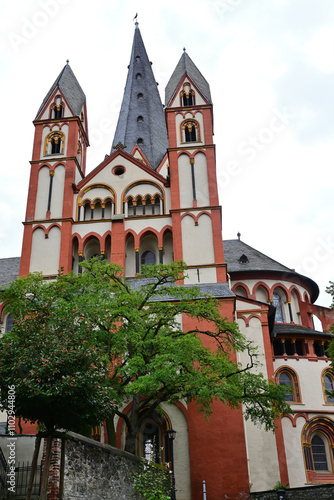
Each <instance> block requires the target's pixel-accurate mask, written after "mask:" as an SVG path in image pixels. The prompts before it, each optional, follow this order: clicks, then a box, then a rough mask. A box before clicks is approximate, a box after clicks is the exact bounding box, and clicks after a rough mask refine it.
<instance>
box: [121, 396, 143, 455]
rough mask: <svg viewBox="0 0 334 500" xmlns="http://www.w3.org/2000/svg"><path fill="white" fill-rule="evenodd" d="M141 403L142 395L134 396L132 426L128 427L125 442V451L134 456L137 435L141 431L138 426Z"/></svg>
mask: <svg viewBox="0 0 334 500" xmlns="http://www.w3.org/2000/svg"><path fill="white" fill-rule="evenodd" d="M139 403H140V394H136V395H135V396H133V400H132V408H131V416H130V426H128V429H127V433H126V440H125V448H124V449H125V451H128V452H129V453H132V455H135V454H136V451H137V450H136V444H137V443H136V441H137V434H138V431H139V425H138V417H139V415H138V412H139Z"/></svg>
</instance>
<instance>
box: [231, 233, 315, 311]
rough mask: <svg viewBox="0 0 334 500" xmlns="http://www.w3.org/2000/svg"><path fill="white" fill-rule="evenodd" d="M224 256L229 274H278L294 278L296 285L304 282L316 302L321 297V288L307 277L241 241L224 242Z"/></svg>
mask: <svg viewBox="0 0 334 500" xmlns="http://www.w3.org/2000/svg"><path fill="white" fill-rule="evenodd" d="M223 244H224V255H225V262H226V263H227V272H228V273H238V272H240V273H248V272H250V273H252V272H257V271H259V272H277V273H281V274H282V273H283V274H285V275H286V276H287V277H288V276H289V277H293V278H294V281H295V282H296V283H298V282H302V283H303V284H307V285H308V286H309V287H310V288H311V291H312V292H311V300H312V302H315V301H316V299H317V298H318V295H319V287H318V285H317V284H316V283H315V281H313V280H311V279H310V278H308V277H307V276H303V275H301V274H298V273H296V271H295V270H294V269H290V268H289V267H286V266H284V265H283V264H280V263H279V262H277V261H276V260H274V259H271V258H270V257H268V256H267V255H265V254H263V253H262V252H259V251H258V250H255V248H253V247H251V246H249V245H246V243H244V242H243V241H241V240H239V239H238V240H224V241H223Z"/></svg>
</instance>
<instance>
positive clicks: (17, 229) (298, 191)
mask: <svg viewBox="0 0 334 500" xmlns="http://www.w3.org/2000/svg"><path fill="white" fill-rule="evenodd" d="M2 8H3V15H2V16H1V20H0V27H1V31H2V34H3V36H2V38H1V41H0V58H1V59H0V82H1V83H0V85H1V96H2V106H1V109H2V117H3V120H2V121H1V140H2V159H1V164H0V176H1V177H0V179H1V181H0V257H7V256H17V255H19V254H20V251H21V239H22V224H21V222H22V221H23V220H24V216H25V204H26V195H27V186H28V181H29V160H30V159H31V151H32V141H33V133H34V127H33V125H32V120H33V118H34V116H35V115H36V112H37V110H38V108H39V106H40V104H41V102H42V99H43V98H44V96H45V94H46V93H47V91H48V90H49V88H50V86H51V85H52V83H53V81H54V80H55V78H56V77H57V75H58V74H59V72H60V71H61V69H62V67H63V66H64V65H65V64H66V59H69V60H70V65H71V67H72V69H73V71H74V73H75V75H76V77H77V78H78V80H79V82H80V85H81V86H82V88H83V90H84V92H85V93H86V96H87V106H88V124H89V131H90V142H91V147H90V148H89V150H90V151H89V155H88V165H87V167H88V168H87V170H88V171H90V170H92V169H93V168H94V167H95V166H96V165H97V164H98V163H99V162H100V161H102V160H103V158H104V155H105V154H106V153H108V152H109V150H110V146H111V142H112V138H113V134H114V131H115V127H116V123H117V117H118V112H119V108H120V104H121V99H122V94H123V90H124V85H125V80H126V74H127V65H128V63H129V59H130V51H131V45H132V39H133V31H134V23H133V22H132V19H133V17H134V15H135V13H136V12H138V21H139V26H140V29H141V34H142V37H143V40H144V43H145V46H146V50H147V52H148V56H149V58H150V60H151V61H152V62H153V71H154V74H155V77H156V80H157V81H158V82H159V90H160V93H161V97H162V101H163V102H164V88H165V85H166V83H167V81H168V79H169V77H170V75H171V73H172V71H173V69H174V68H175V66H176V64H177V62H178V60H179V58H180V56H181V54H182V49H183V47H186V49H187V52H188V54H189V55H190V57H191V58H192V59H193V61H194V62H195V64H196V65H197V66H198V68H199V69H200V71H201V72H202V73H203V75H204V76H205V78H206V79H207V80H208V82H209V84H210V86H211V93H212V98H213V103H214V123H215V143H216V145H217V175H218V182H219V192H220V201H221V204H222V207H223V237H224V238H225V239H231V238H236V234H237V232H238V231H240V232H241V234H242V236H241V239H242V240H243V241H245V243H247V244H249V245H251V246H253V247H255V248H257V249H258V250H260V251H262V252H263V253H266V254H267V255H269V256H270V257H272V258H274V259H276V260H278V261H279V262H282V264H284V265H286V266H289V267H292V268H296V269H298V270H299V271H300V272H301V273H302V274H306V275H308V276H309V277H311V278H312V279H314V280H315V281H317V282H318V284H319V286H320V287H321V289H322V292H324V288H325V286H326V284H327V283H328V281H329V280H330V279H334V276H333V267H334V229H333V223H332V221H333V220H334V197H333V167H332V164H333V156H334V142H333V138H334V120H333V114H334V113H333V111H334V110H333V107H334V99H333V95H332V94H333V92H332V89H333V84H334V57H333V55H334V54H333V52H334V3H333V2H332V1H331V0H318V1H317V2H314V1H311V0H309V1H305V0H293V2H292V1H291V0H270V1H268V0H194V1H193V2H191V6H189V5H188V6H187V8H185V7H182V5H181V4H180V2H177V1H176V0H170V1H169V2H160V3H157V2H156V1H152V0H147V1H145V2H138V1H133V0H129V1H127V2H120V1H111V0H108V1H107V0H95V2H94V3H93V4H92V3H91V2H89V1H88V0H81V1H79V0H44V1H43V0H30V1H29V2H26V1H23V0H16V2H5V5H4V6H3V7H2ZM320 302H322V303H323V304H324V305H327V304H329V302H330V299H329V297H327V296H326V294H324V293H322V295H321V301H320Z"/></svg>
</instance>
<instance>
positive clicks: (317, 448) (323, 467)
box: [311, 434, 328, 472]
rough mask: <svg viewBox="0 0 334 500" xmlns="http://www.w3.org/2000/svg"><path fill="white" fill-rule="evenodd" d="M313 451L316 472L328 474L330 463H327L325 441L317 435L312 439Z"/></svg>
mask: <svg viewBox="0 0 334 500" xmlns="http://www.w3.org/2000/svg"><path fill="white" fill-rule="evenodd" d="M311 449H312V457H313V464H314V470H316V471H324V472H327V471H328V463H327V453H326V445H325V440H324V438H323V437H322V436H321V435H319V434H315V435H314V436H313V437H312V439H311Z"/></svg>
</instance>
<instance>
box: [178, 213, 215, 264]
mask: <svg viewBox="0 0 334 500" xmlns="http://www.w3.org/2000/svg"><path fill="white" fill-rule="evenodd" d="M181 228H182V248H183V260H184V261H185V262H186V264H188V265H189V266H190V265H199V264H202V265H203V264H213V263H214V251H213V236H212V224H211V219H210V217H209V216H208V215H206V214H203V215H201V216H200V217H199V219H198V226H195V221H194V219H193V218H192V217H191V216H189V215H186V216H185V217H183V219H182V222H181Z"/></svg>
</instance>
